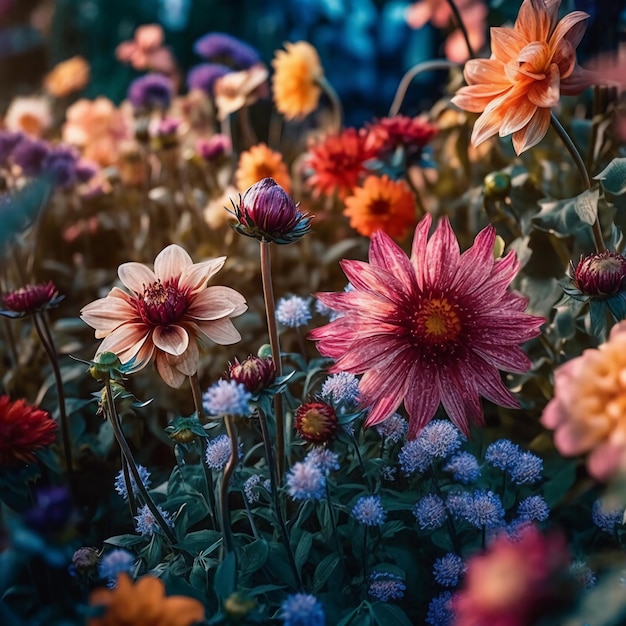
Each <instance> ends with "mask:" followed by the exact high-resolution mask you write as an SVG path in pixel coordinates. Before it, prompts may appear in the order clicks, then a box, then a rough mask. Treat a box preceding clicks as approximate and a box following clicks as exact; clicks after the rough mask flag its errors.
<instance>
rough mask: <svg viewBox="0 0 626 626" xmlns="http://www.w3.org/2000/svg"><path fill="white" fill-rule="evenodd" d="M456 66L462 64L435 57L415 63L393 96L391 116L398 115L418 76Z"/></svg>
mask: <svg viewBox="0 0 626 626" xmlns="http://www.w3.org/2000/svg"><path fill="white" fill-rule="evenodd" d="M455 67H460V66H459V64H458V63H454V62H453V61H448V59H433V60H432V61H425V62H424V63H418V64H417V65H414V66H413V67H412V68H410V69H409V70H407V72H406V73H405V74H404V76H403V77H402V80H401V81H400V84H399V85H398V89H397V90H396V94H395V96H394V97H393V102H392V103H391V107H390V109H389V117H394V116H395V115H398V113H399V112H400V108H401V107H402V103H403V102H404V98H405V96H406V92H407V90H408V88H409V86H410V84H411V83H412V82H413V80H414V79H415V78H416V77H417V76H419V75H420V74H423V73H424V72H432V71H434V70H449V69H452V68H455Z"/></svg>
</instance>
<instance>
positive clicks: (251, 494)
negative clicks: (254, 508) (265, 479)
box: [243, 474, 261, 504]
mask: <svg viewBox="0 0 626 626" xmlns="http://www.w3.org/2000/svg"><path fill="white" fill-rule="evenodd" d="M260 487H261V475H260V474H253V475H252V476H250V478H248V480H246V482H245V483H244V484H243V493H244V496H245V497H246V500H247V501H248V504H254V503H255V502H258V501H259V498H260V497H261V495H260V494H259V488H260Z"/></svg>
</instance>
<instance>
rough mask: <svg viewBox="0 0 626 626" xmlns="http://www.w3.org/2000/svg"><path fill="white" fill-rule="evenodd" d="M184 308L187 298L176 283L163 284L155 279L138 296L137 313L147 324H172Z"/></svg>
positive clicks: (180, 315)
mask: <svg viewBox="0 0 626 626" xmlns="http://www.w3.org/2000/svg"><path fill="white" fill-rule="evenodd" d="M186 310H187V298H186V296H185V294H184V293H183V292H182V291H180V289H179V288H178V285H177V284H176V283H167V284H165V285H164V284H163V283H162V282H161V281H160V280H157V281H156V282H154V283H152V284H151V285H148V286H147V287H145V288H144V292H143V294H142V295H140V296H139V315H140V316H141V319H142V320H143V321H144V322H146V323H148V324H158V325H167V324H174V323H176V322H178V320H180V318H181V317H182V316H183V315H184V314H185V311H186Z"/></svg>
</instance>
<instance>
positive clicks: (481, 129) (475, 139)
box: [471, 102, 504, 146]
mask: <svg viewBox="0 0 626 626" xmlns="http://www.w3.org/2000/svg"><path fill="white" fill-rule="evenodd" d="M492 104H493V102H492V103H491V104H490V105H489V106H488V107H487V108H486V109H485V111H484V112H483V114H482V115H481V116H480V117H479V118H478V119H477V120H476V122H475V123H474V129H473V130H472V139H471V142H472V145H473V146H479V145H480V144H481V143H483V141H486V140H487V139H489V137H493V135H496V134H497V133H498V131H499V130H500V126H501V125H502V122H503V121H504V115H503V113H502V111H500V110H498V109H497V108H494V107H493V106H492ZM500 105H501V103H499V106H500Z"/></svg>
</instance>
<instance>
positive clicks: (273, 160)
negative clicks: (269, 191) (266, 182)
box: [235, 143, 291, 193]
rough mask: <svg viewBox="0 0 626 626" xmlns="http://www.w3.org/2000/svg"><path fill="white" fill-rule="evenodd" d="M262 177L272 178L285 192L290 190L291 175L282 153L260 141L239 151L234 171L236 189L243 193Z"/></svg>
mask: <svg viewBox="0 0 626 626" xmlns="http://www.w3.org/2000/svg"><path fill="white" fill-rule="evenodd" d="M264 178H273V179H274V180H275V181H276V182H277V183H278V184H279V185H280V186H281V187H282V188H283V189H284V190H285V191H286V192H287V193H290V192H291V177H290V176H289V171H288V170H287V166H286V165H285V163H284V161H283V156H282V154H280V152H274V150H272V149H270V148H268V147H267V146H266V145H265V144H264V143H260V144H258V145H256V146H252V148H250V150H247V151H246V152H242V153H241V156H240V157H239V165H238V167H237V171H236V172H235V180H236V182H237V189H239V191H240V192H242V193H243V192H244V191H245V190H246V189H248V187H252V185H254V183H258V182H259V181H260V180H263V179H264Z"/></svg>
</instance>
